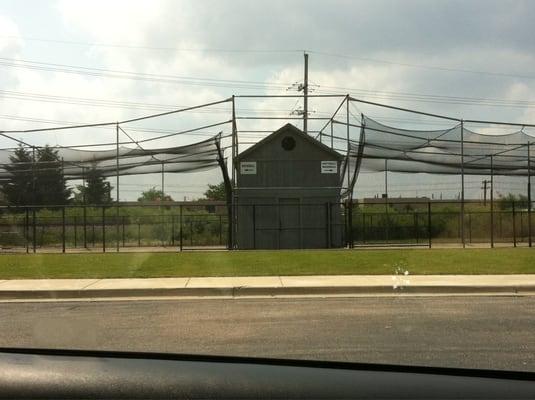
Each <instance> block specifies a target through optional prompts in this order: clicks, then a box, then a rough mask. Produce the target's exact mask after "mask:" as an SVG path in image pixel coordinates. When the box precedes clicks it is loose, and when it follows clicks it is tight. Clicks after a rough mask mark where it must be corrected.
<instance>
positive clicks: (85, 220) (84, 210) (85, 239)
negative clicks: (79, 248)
mask: <svg viewBox="0 0 535 400" xmlns="http://www.w3.org/2000/svg"><path fill="white" fill-rule="evenodd" d="M86 208H87V207H86V205H85V202H84V206H83V213H84V248H86V249H87V209H86Z"/></svg>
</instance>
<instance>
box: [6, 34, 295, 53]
mask: <svg viewBox="0 0 535 400" xmlns="http://www.w3.org/2000/svg"><path fill="white" fill-rule="evenodd" d="M2 37H5V38H10V39H22V40H27V41H32V42H43V43H58V44H68V45H74V46H86V47H93V46H94V47H112V48H127V49H138V50H158V51H177V52H214V53H252V54H261V53H266V54H272V53H302V52H303V50H294V49H222V48H202V47H199V48H187V47H162V46H146V45H129V44H124V43H123V44H121V43H101V42H82V41H72V40H59V39H42V38H35V37H28V36H14V35H2Z"/></svg>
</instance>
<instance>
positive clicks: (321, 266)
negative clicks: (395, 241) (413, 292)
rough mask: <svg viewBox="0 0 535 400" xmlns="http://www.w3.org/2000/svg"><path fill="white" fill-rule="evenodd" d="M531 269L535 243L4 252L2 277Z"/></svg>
mask: <svg viewBox="0 0 535 400" xmlns="http://www.w3.org/2000/svg"><path fill="white" fill-rule="evenodd" d="M405 271H408V273H409V274H413V275H414V274H529V273H535V249H528V248H516V249H514V248H508V249H402V250H398V249H392V250H378V249H377V250H360V249H359V250H310V251H307V250H299V251H235V252H227V251H220V252H219V251H218V252H183V253H115V254H113V253H106V254H102V253H100V254H37V255H34V254H16V255H14V254H9V255H7V254H4V255H0V279H15V278H146V277H181V276H186V277H189V276H248V275H249V276H251V275H335V274H344V275H346V274H400V273H405Z"/></svg>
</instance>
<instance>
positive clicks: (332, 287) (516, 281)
mask: <svg viewBox="0 0 535 400" xmlns="http://www.w3.org/2000/svg"><path fill="white" fill-rule="evenodd" d="M398 294H417V295H426V294H428V295H437V294H517V295H529V294H535V275H413V276H411V275H330V276H260V277H205V278H202V277H191V278H146V279H15V280H3V281H0V300H31V299H82V298H84V299H98V298H128V297H168V296H173V297H204V296H209V297H214V296H215V297H240V296H310V295H316V296H329V295H347V296H354V295H398Z"/></svg>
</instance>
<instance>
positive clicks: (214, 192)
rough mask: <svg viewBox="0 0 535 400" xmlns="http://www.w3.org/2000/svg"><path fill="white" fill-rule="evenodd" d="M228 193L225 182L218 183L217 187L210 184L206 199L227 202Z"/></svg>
mask: <svg viewBox="0 0 535 400" xmlns="http://www.w3.org/2000/svg"><path fill="white" fill-rule="evenodd" d="M226 193H227V192H226V190H225V182H221V183H218V184H217V185H211V184H208V190H207V191H206V192H204V197H205V198H206V199H207V200H221V201H225V200H226V199H227V194H226Z"/></svg>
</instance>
